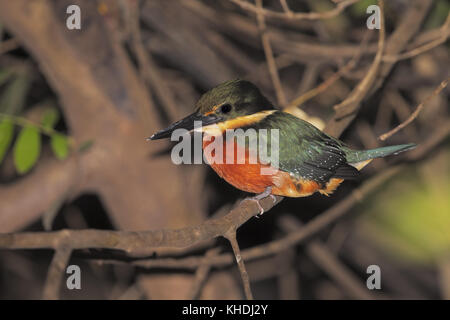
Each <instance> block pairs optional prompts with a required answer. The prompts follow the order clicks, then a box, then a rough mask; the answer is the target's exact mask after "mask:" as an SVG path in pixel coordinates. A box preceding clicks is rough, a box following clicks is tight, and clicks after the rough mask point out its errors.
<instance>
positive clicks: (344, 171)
mask: <svg viewBox="0 0 450 320" xmlns="http://www.w3.org/2000/svg"><path fill="white" fill-rule="evenodd" d="M198 121H200V122H198ZM194 122H196V123H197V126H195V124H194ZM198 123H200V124H201V125H200V126H198ZM176 129H186V130H188V132H193V131H197V132H202V134H203V138H202V147H203V151H205V150H206V148H207V147H208V145H210V144H211V143H212V142H213V141H215V139H218V138H222V140H220V141H223V150H233V151H234V152H233V160H234V161H214V160H216V159H213V156H214V152H212V153H209V154H208V155H206V154H205V157H206V160H207V162H208V164H209V165H210V166H211V167H212V169H214V171H215V172H216V173H217V174H218V175H219V176H220V177H221V178H223V179H225V180H226V181H227V182H228V183H230V184H231V185H233V186H234V187H235V188H238V189H240V190H243V191H245V192H249V193H254V194H256V196H254V197H251V198H249V199H252V200H255V201H256V202H257V204H258V207H259V208H260V211H261V212H260V213H263V212H264V210H263V209H262V207H261V205H260V204H259V200H261V199H263V198H265V197H267V196H272V198H273V199H275V197H274V196H275V195H278V196H284V197H306V196H310V195H312V194H314V193H315V192H319V193H321V194H323V195H326V196H328V195H330V194H331V193H333V191H334V190H335V189H336V188H337V187H338V186H339V185H340V184H341V183H342V181H344V180H345V179H355V178H356V177H357V176H358V173H359V170H361V169H362V168H363V167H364V166H365V165H367V164H368V163H369V162H370V161H371V160H372V159H374V158H380V157H385V156H388V155H391V154H398V153H400V152H403V151H406V150H410V149H413V148H414V147H415V146H416V145H415V144H412V143H410V144H401V145H394V146H387V147H381V148H377V149H370V150H354V149H352V148H350V147H348V146H347V145H346V144H345V143H344V142H342V141H340V140H338V139H336V138H334V137H332V136H330V135H328V134H326V133H324V132H322V131H321V130H319V129H318V128H316V127H315V126H314V125H312V124H310V123H309V122H307V121H305V120H302V119H300V118H297V117H295V116H293V115H291V114H290V113H286V112H283V111H281V110H278V109H276V108H275V107H274V105H273V104H272V103H271V102H270V101H269V100H268V99H267V98H266V97H265V96H264V95H263V94H262V93H261V92H260V90H259V89H258V88H257V87H256V86H255V85H254V84H253V83H251V82H249V81H246V80H241V79H237V80H231V81H227V82H224V83H222V84H220V85H218V86H217V87H215V88H213V89H211V90H209V91H208V92H206V93H205V94H203V95H202V96H201V98H200V99H199V100H198V102H197V103H196V105H195V110H194V112H193V113H192V114H190V115H188V116H187V117H185V118H184V119H182V120H180V121H177V122H175V123H173V124H172V125H170V126H169V127H167V128H166V129H163V130H160V131H158V132H157V133H155V134H153V135H152V136H151V137H149V138H147V139H148V140H157V139H163V138H168V137H170V136H171V134H172V133H173V132H174V131H175V130H176ZM237 129H242V130H244V132H245V130H248V129H254V131H253V132H256V134H257V140H258V141H263V140H264V141H265V142H266V143H268V144H270V141H272V140H271V139H270V138H269V136H270V132H272V130H274V129H275V130H277V138H278V140H277V142H276V147H277V152H278V161H277V162H278V163H277V167H276V168H272V164H271V163H267V161H262V157H261V154H260V152H259V150H256V151H255V150H253V149H255V148H257V147H255V145H254V144H251V143H249V141H248V139H247V140H245V141H244V143H242V140H241V142H239V141H238V140H239V139H237V138H236V137H234V138H233V139H226V137H225V133H226V132H228V131H229V130H237ZM262 129H265V130H262ZM259 132H265V133H266V134H265V135H264V137H262V135H261V134H259ZM263 138H264V139H263ZM250 148H253V149H252V150H249V149H250ZM271 150H272V149H271ZM238 151H241V152H238ZM239 154H240V157H242V159H238V158H237V157H238V155H239ZM251 154H253V155H256V156H255V159H256V161H251ZM223 156H224V157H226V152H223ZM262 169H269V170H266V171H263V170H262ZM270 169H273V170H270Z"/></svg>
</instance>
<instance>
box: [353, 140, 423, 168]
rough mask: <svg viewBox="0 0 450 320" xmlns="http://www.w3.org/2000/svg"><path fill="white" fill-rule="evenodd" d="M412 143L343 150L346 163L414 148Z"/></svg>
mask: <svg viewBox="0 0 450 320" xmlns="http://www.w3.org/2000/svg"><path fill="white" fill-rule="evenodd" d="M415 147H416V145H415V144H414V143H408V144H399V145H396V146H388V147H382V148H377V149H370V150H351V149H347V150H345V155H346V158H347V162H348V163H359V162H362V161H366V160H369V159H374V158H382V157H386V156H389V155H391V154H398V153H400V152H403V151H407V150H411V149H414V148H415Z"/></svg>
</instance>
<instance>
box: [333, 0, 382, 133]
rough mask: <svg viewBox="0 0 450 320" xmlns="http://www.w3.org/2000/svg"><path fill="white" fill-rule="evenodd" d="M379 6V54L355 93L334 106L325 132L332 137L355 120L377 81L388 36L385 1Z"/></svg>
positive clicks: (380, 2) (379, 2) (380, 0)
mask: <svg viewBox="0 0 450 320" xmlns="http://www.w3.org/2000/svg"><path fill="white" fill-rule="evenodd" d="M378 4H379V6H380V30H379V38H378V50H377V54H376V56H375V59H374V60H373V63H372V65H371V66H370V68H369V71H368V72H367V74H366V76H365V77H364V78H363V79H362V80H361V81H360V83H359V84H358V85H357V86H356V87H355V88H354V89H353V91H352V92H351V93H350V95H349V96H348V97H347V98H346V99H345V100H344V101H342V102H341V103H340V104H338V105H335V106H334V109H335V111H336V114H335V116H334V117H333V119H331V120H330V121H329V122H328V124H327V126H326V128H325V132H327V133H329V134H331V135H334V136H339V135H340V134H341V133H342V131H343V130H344V129H345V128H346V127H347V126H348V125H349V124H350V122H351V121H352V120H353V119H354V118H355V116H356V112H357V110H358V108H359V106H360V103H361V101H362V100H363V99H364V97H365V96H366V94H367V93H368V92H369V90H370V89H371V85H372V84H373V83H374V81H375V78H376V75H377V72H378V69H379V67H380V64H381V58H382V56H383V51H384V44H385V36H386V34H385V26H384V1H383V0H379V1H378Z"/></svg>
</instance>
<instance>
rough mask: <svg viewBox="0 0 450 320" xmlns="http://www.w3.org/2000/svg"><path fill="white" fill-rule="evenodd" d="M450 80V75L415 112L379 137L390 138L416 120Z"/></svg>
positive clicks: (381, 138) (382, 139) (382, 138)
mask: <svg viewBox="0 0 450 320" xmlns="http://www.w3.org/2000/svg"><path fill="white" fill-rule="evenodd" d="M449 80H450V77H449V78H447V79H445V80H444V81H442V82H441V83H440V84H439V86H438V87H437V88H436V89H434V91H433V92H432V93H431V94H430V95H429V96H428V97H427V98H426V99H425V100H424V101H422V102H421V103H420V104H419V105H418V106H417V108H416V110H414V112H413V113H411V115H410V116H409V117H408V118H407V119H406V120H405V121H403V122H402V123H400V124H399V125H398V126H396V127H395V128H394V129H392V130H390V131H388V132H386V133H384V134H382V135H381V136H380V137H379V138H378V139H380V140H381V141H384V140H386V139H388V138H389V137H391V136H392V135H394V134H396V133H397V132H399V131H400V130H402V129H403V128H404V127H406V126H407V125H408V124H410V123H411V122H413V121H414V119H416V118H417V116H418V115H419V113H420V112H421V111H422V109H423V108H424V107H425V104H427V103H428V102H430V100H431V99H432V98H433V97H435V96H437V95H438V94H439V92H441V91H442V90H443V89H444V88H445V87H446V86H447V85H448V81H449Z"/></svg>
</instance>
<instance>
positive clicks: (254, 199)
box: [241, 187, 277, 218]
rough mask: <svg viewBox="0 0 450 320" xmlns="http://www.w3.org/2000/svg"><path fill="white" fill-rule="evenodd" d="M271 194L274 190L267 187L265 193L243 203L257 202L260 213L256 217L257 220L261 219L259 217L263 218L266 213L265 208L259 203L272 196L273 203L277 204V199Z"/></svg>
mask: <svg viewBox="0 0 450 320" xmlns="http://www.w3.org/2000/svg"><path fill="white" fill-rule="evenodd" d="M271 192H272V188H271V187H267V188H266V189H265V190H264V192H263V193H261V194H258V195H256V196H254V197H249V198H245V199H244V200H242V201H241V203H242V202H243V201H246V200H250V201H255V202H256V204H257V206H258V209H259V213H258V214H257V215H256V218H259V216H261V215H262V214H263V213H264V208H263V207H262V206H261V204H260V203H259V201H260V200H262V199H264V198H266V197H268V196H270V197H271V198H272V201H273V203H275V202H276V201H277V198H276V197H275V196H274V195H273V194H271Z"/></svg>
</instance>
